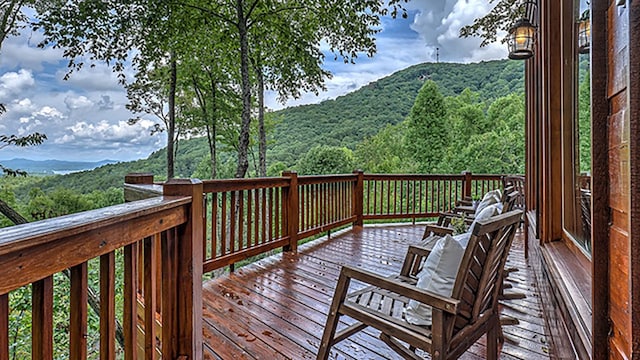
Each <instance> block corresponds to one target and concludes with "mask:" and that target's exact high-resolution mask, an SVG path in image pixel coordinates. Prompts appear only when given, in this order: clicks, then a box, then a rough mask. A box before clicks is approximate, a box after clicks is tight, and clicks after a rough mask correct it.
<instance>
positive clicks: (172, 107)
mask: <svg viewBox="0 0 640 360" xmlns="http://www.w3.org/2000/svg"><path fill="white" fill-rule="evenodd" d="M177 81H178V71H177V64H176V59H175V57H174V55H173V54H171V69H170V73H169V126H167V180H170V179H173V177H174V160H175V154H174V149H173V147H174V146H173V145H174V142H175V131H176V83H177Z"/></svg>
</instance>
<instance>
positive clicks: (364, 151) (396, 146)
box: [354, 122, 415, 174]
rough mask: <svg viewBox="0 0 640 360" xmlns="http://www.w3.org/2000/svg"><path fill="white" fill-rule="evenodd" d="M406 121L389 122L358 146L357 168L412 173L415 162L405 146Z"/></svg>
mask: <svg viewBox="0 0 640 360" xmlns="http://www.w3.org/2000/svg"><path fill="white" fill-rule="evenodd" d="M406 132H407V127H406V122H402V123H400V124H397V125H391V124H387V126H386V127H384V128H383V129H382V130H380V132H379V133H377V134H376V135H374V136H371V137H369V138H367V139H365V140H364V141H362V142H361V143H359V144H358V145H357V146H356V150H355V152H354V156H355V163H356V168H357V169H360V170H362V171H364V172H369V173H378V174H393V173H411V172H413V170H414V167H415V164H414V163H413V162H412V161H411V159H410V158H409V156H407V154H406V151H405V148H404V146H403V142H404V138H405V136H406Z"/></svg>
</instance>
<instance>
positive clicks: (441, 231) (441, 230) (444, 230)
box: [423, 224, 453, 239]
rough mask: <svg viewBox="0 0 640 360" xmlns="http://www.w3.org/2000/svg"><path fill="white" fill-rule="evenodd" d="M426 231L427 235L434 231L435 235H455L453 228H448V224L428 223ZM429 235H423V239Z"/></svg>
mask: <svg viewBox="0 0 640 360" xmlns="http://www.w3.org/2000/svg"><path fill="white" fill-rule="evenodd" d="M424 233H425V235H427V236H428V234H429V233H434V234H435V235H440V236H445V235H453V229H452V228H448V227H446V226H441V225H435V224H428V225H427V228H426V229H425V231H424ZM427 236H425V237H423V239H424V238H426V237H427Z"/></svg>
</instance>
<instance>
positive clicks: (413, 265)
mask: <svg viewBox="0 0 640 360" xmlns="http://www.w3.org/2000/svg"><path fill="white" fill-rule="evenodd" d="M430 253H431V249H430V248H427V247H422V246H417V245H409V249H407V255H405V257H404V263H403V264H402V270H400V275H402V276H406V277H415V276H416V275H417V274H418V272H420V270H421V269H422V263H423V262H424V259H426V258H427V256H429V254H430Z"/></svg>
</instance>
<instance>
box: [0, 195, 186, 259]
mask: <svg viewBox="0 0 640 360" xmlns="http://www.w3.org/2000/svg"><path fill="white" fill-rule="evenodd" d="M190 202H191V198H189V197H177V196H165V197H156V198H150V199H146V200H140V201H136V202H130V203H126V204H120V205H113V206H109V207H105V208H101V209H97V210H89V211H84V212H80V213H75V214H70V215H64V216H59V217H55V218H51V219H45V220H40V221H35V222H31V223H27V224H21V225H15V226H10V227H7V228H4V229H2V232H0V256H2V255H5V254H8V253H10V252H15V251H20V250H23V249H26V248H29V247H33V246H37V245H42V244H46V243H50V242H54V241H56V240H59V239H62V238H65V237H69V236H74V235H78V234H80V233H83V232H88V231H92V230H99V229H100V228H103V227H106V226H110V225H113V224H117V223H124V222H128V221H129V220H131V219H135V218H138V217H141V216H146V215H150V214H155V213H159V212H162V211H164V210H169V209H173V208H177V207H181V206H184V205H186V204H189V203H190ZM80 262H83V261H80Z"/></svg>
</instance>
